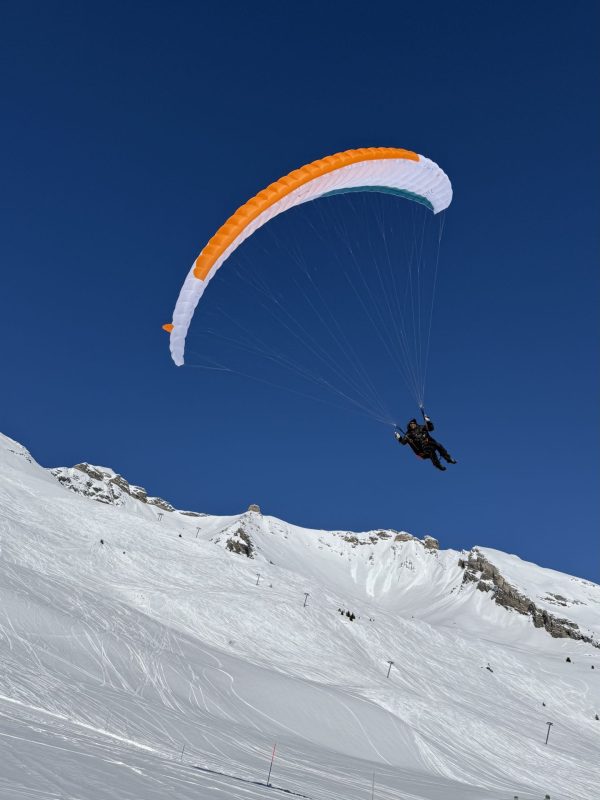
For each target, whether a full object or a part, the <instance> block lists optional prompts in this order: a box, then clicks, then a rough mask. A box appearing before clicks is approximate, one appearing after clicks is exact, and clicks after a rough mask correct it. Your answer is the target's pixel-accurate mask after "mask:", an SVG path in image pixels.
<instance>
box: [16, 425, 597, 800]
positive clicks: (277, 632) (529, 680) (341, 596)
mask: <svg viewBox="0 0 600 800" xmlns="http://www.w3.org/2000/svg"><path fill="white" fill-rule="evenodd" d="M0 535H1V543H0V544H1V557H0V665H1V666H0V713H1V715H2V716H1V719H0V742H1V743H2V745H3V757H2V759H1V761H0V764H1V766H0V798H7V799H8V798H10V799H11V800H12V799H13V798H15V800H16V798H36V800H41V798H48V800H49V799H50V798H78V799H79V800H104V798H119V800H133V798H136V800H152V798H161V799H162V798H166V797H177V798H181V800H186V798H199V797H200V798H206V800H216V798H221V799H222V800H226V799H227V798H239V797H244V798H248V799H249V800H255V798H266V797H276V796H278V795H282V793H283V792H288V793H290V792H291V793H295V794H296V795H302V796H306V797H310V798H315V800H316V798H323V799H324V800H342V798H343V800H354V799H355V798H356V800H358V798H368V797H371V796H372V795H373V797H376V798H383V799H384V800H391V798H399V799H401V800H484V798H485V799H486V800H505V799H506V800H512V798H514V797H515V796H518V797H519V798H520V800H525V799H527V800H534V799H535V800H537V798H540V800H541V798H544V796H545V795H546V794H548V795H550V797H551V798H552V800H597V799H598V798H600V777H599V770H598V763H599V760H600V759H599V758H598V756H599V753H600V747H599V745H600V720H599V719H598V716H599V715H600V689H599V681H600V648H599V647H598V645H599V643H600V587H599V586H597V585H595V584H593V583H591V582H589V581H585V580H581V579H579V578H576V577H572V576H568V575H564V574H562V573H559V572H556V571H553V570H548V569H542V568H540V567H538V566H536V565H534V564H530V563H526V562H523V561H522V560H520V559H519V558H518V557H517V556H514V555H508V554H505V553H501V552H498V551H496V550H491V549H488V548H485V547H476V548H473V549H472V550H471V551H469V552H467V551H465V552H457V551H453V550H442V549H439V545H438V543H437V541H436V540H435V539H431V538H429V537H428V538H426V539H424V540H419V539H416V538H415V537H413V536H411V535H410V534H408V533H405V532H401V531H381V530H380V531H371V532H367V533H353V532H346V531H334V532H331V531H329V532H328V531H312V530H307V529H304V528H300V527H298V526H295V525H291V524H289V523H286V522H283V521H282V520H279V519H276V518H274V517H269V516H266V515H263V514H261V512H260V510H259V509H258V507H257V506H252V507H251V508H250V509H249V510H248V511H246V512H244V513H241V514H235V515H232V516H227V517H217V516H212V515H208V514H204V513H198V512H189V511H178V510H176V509H174V508H173V507H172V506H171V505H170V504H169V503H168V502H166V501H164V500H161V499H160V498H153V497H148V495H147V493H146V492H145V490H144V489H142V488H141V487H138V486H134V485H132V484H130V483H129V482H128V481H127V480H126V479H125V478H123V477H122V476H120V475H118V474H117V473H115V472H113V471H112V470H110V469H108V468H104V467H95V466H93V465H90V464H78V465H77V466H76V467H73V468H58V469H53V470H46V469H43V468H42V467H40V466H39V465H38V464H37V463H36V462H35V461H34V460H33V459H32V457H31V456H30V455H29V453H28V451H27V450H25V448H23V447H22V446H21V445H19V444H18V443H16V442H14V441H12V440H10V439H8V438H7V437H1V436H0ZM388 673H389V675H388ZM550 722H552V723H553V724H552V727H551V731H550V737H549V741H548V744H546V743H545V740H546V734H547V731H548V726H547V723H550ZM274 744H276V745H277V750H276V754H275V761H274V764H273V769H272V773H271V777H270V783H271V786H270V787H267V785H266V783H267V774H268V769H269V762H270V759H271V754H272V748H273V745H274Z"/></svg>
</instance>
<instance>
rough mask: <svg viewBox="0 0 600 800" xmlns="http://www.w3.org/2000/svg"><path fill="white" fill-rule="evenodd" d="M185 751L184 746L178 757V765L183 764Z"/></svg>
mask: <svg viewBox="0 0 600 800" xmlns="http://www.w3.org/2000/svg"><path fill="white" fill-rule="evenodd" d="M184 750H185V744H184V745H183V747H182V748H181V755H180V756H179V763H180V764H183V751H184Z"/></svg>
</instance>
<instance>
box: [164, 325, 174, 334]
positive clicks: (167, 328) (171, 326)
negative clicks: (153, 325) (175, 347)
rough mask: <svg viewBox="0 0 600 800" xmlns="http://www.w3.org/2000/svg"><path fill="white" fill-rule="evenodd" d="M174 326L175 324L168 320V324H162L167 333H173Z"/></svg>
mask: <svg viewBox="0 0 600 800" xmlns="http://www.w3.org/2000/svg"><path fill="white" fill-rule="evenodd" d="M174 327H175V326H174V325H172V324H171V323H170V322H167V323H166V325H163V326H162V329H163V331H166V332H167V333H171V331H172V330H173V328H174Z"/></svg>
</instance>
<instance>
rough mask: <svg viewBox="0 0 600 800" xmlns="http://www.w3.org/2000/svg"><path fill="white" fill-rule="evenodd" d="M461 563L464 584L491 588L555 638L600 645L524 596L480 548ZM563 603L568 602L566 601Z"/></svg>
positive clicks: (483, 589) (497, 599) (502, 603)
mask: <svg viewBox="0 0 600 800" xmlns="http://www.w3.org/2000/svg"><path fill="white" fill-rule="evenodd" d="M458 564H459V566H460V567H461V568H462V569H464V570H465V572H464V575H463V584H465V583H468V582H470V581H472V582H475V583H477V588H478V589H479V591H481V592H492V593H493V600H494V602H495V603H497V604H498V605H499V606H503V608H508V609H514V610H515V611H517V612H518V613H519V614H524V615H527V616H529V617H531V621H532V622H533V624H534V625H535V627H536V628H544V630H546V631H547V632H548V633H549V634H550V636H553V637H554V638H555V639H565V638H569V639H575V640H577V641H582V642H586V643H588V644H592V645H594V647H600V643H599V642H596V641H595V640H594V639H592V637H590V636H586V635H585V634H583V633H582V632H581V631H580V630H579V627H578V625H577V624H576V623H574V622H571V620H568V619H563V618H560V617H555V616H554V615H553V614H550V613H549V612H548V611H546V610H545V609H543V608H538V606H536V604H535V603H534V602H533V600H531V599H530V598H528V597H525V595H523V594H521V592H519V590H518V589H516V588H515V587H514V586H512V585H511V584H510V583H508V581H507V580H506V579H505V578H504V577H503V576H502V575H501V574H500V571H499V570H498V568H497V567H495V566H494V565H493V564H491V563H490V562H489V561H488V560H487V559H486V558H485V556H484V555H483V554H482V553H480V552H479V550H477V548H475V549H474V550H472V551H471V552H470V553H469V557H468V559H467V560H464V559H460V560H459V562H458ZM554 597H555V598H556V599H557V600H560V601H563V600H565V598H563V597H561V595H554ZM560 604H561V605H566V602H565V603H560Z"/></svg>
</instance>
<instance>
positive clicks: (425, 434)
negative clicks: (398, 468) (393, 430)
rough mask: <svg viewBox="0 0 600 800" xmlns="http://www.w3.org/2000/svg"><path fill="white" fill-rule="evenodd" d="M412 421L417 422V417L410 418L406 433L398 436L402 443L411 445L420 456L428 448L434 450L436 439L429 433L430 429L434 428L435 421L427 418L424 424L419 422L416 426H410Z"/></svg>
mask: <svg viewBox="0 0 600 800" xmlns="http://www.w3.org/2000/svg"><path fill="white" fill-rule="evenodd" d="M411 422H416V419H411V420H410V422H409V423H408V425H407V426H406V433H405V434H404V436H400V437H399V438H398V441H399V442H400V444H408V445H410V447H411V448H412V450H413V451H414V452H415V453H416V454H417V455H418V456H419V455H422V454H423V453H426V452H427V451H428V450H434V449H435V439H433V438H432V437H431V436H430V435H429V433H430V431H432V430H433V422H432V421H431V420H430V419H426V420H425V424H424V425H419V424H417V425H416V427H414V428H411V427H410V424H411Z"/></svg>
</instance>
